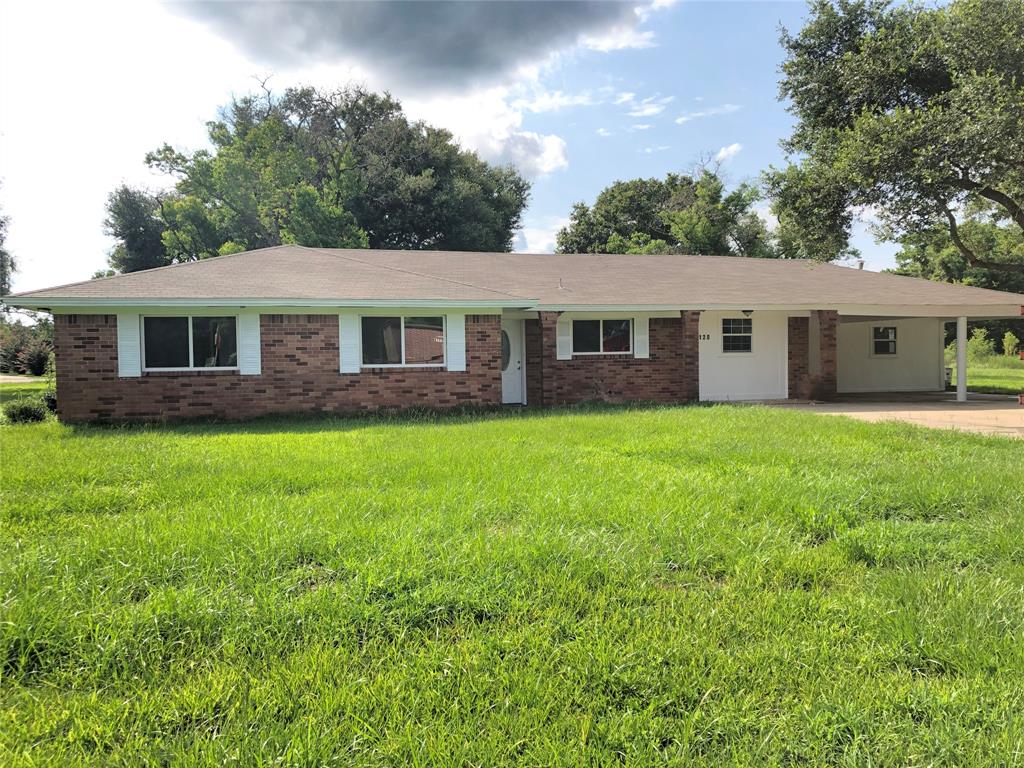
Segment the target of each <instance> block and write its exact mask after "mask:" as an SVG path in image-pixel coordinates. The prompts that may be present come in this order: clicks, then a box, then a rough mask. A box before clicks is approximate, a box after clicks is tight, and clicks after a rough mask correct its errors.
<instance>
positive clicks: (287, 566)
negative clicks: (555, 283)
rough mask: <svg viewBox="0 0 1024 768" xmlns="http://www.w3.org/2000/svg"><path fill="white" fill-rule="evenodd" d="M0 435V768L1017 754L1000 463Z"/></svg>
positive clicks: (86, 432) (990, 449) (1020, 654)
mask: <svg viewBox="0 0 1024 768" xmlns="http://www.w3.org/2000/svg"><path fill="white" fill-rule="evenodd" d="M0 429H2V431H3V434H2V435H0V440H2V442H3V448H4V455H5V457H15V458H11V459H9V460H8V461H6V462H5V464H4V471H3V472H2V473H0V491H2V493H3V499H4V503H3V505H0V539H2V542H0V543H2V547H0V551H2V552H3V553H4V554H3V561H2V562H3V565H2V566H0V594H3V595H4V596H5V597H4V603H3V610H4V620H3V621H2V622H0V663H2V664H3V676H2V677H0V695H2V697H3V701H4V727H3V728H0V753H3V754H5V755H14V756H15V758H14V759H13V762H14V763H18V762H22V763H29V764H35V765H61V766H75V765H95V764H114V765H150V764H163V765H168V764H173V765H224V764H237V765H278V764H279V765H358V766H376V765H381V766H383V765H438V766H446V765H486V766H518V765H543V766H580V765H593V766H603V765H620V764H621V765H637V766H640V765H715V766H717V765H736V764H739V765H830V766H831V765H879V766H896V765H942V764H948V763H955V764H959V765H971V766H985V765H991V766H998V765H1012V764H1014V762H1015V761H1017V757H1018V756H1019V755H1020V749H1021V747H1022V744H1021V734H1020V733H1019V731H1017V730H1015V729H1014V728H1012V727H1007V724H1008V723H1012V722H1014V720H1015V718H1017V717H1018V716H1019V713H1020V711H1021V702H1022V694H1021V690H1020V685H1019V681H1020V679H1021V677H1022V675H1024V644H1022V643H1021V642H1020V637H1021V633H1022V632H1024V588H1022V587H1024V583H1022V582H1024V574H1022V571H1021V567H1020V542H1021V540H1022V536H1024V518H1022V516H1021V514H1020V510H1021V509H1022V507H1024V496H1022V494H1024V488H1022V487H1021V484H1020V483H1015V482H1008V478H1013V477H1017V476H1018V475H1019V471H1020V457H1021V446H1020V443H1019V441H1012V440H1009V439H1005V438H1003V439H1000V438H986V437H982V436H976V435H967V434H956V433H952V432H940V431H934V430H924V429H919V428H913V427H910V426H906V425H895V424H888V425H876V424H865V423H856V422H853V421H849V420H846V419H841V418H832V417H820V416H814V415H809V414H802V413H796V412H792V411H784V410H778V409H768V408H761V407H742V408H736V407H725V406H718V407H709V408H661V409H566V410H561V411H553V412H546V413H543V414H536V413H529V412H525V413H521V412H514V413H511V414H509V413H503V414H500V415H498V414H496V415H493V416H490V417H473V418H470V417H464V416H462V417H437V416H434V417H432V418H420V419H393V420H384V419H373V418H361V419H348V420H343V419H335V420H331V419H326V420H325V419H315V420H314V419H307V420H272V421H265V422H258V423H253V424H246V425H190V426H180V427H173V428H167V427H164V428H160V427H146V428H123V429H100V428H83V427H77V428H67V427H63V426H61V425H60V424H58V423H55V422H53V421H48V422H47V423H45V424H42V425H38V426H36V427H33V428H31V429H16V428H12V427H2V428H0ZM8 762H12V761H8Z"/></svg>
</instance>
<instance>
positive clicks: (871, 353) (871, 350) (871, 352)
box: [868, 325, 900, 360]
mask: <svg viewBox="0 0 1024 768" xmlns="http://www.w3.org/2000/svg"><path fill="white" fill-rule="evenodd" d="M876 328H892V329H893V330H894V331H896V338H894V339H891V341H892V342H893V343H894V344H895V345H896V351H895V352H893V353H892V354H891V355H889V354H886V353H884V352H883V353H881V354H879V353H878V352H875V329H876ZM878 341H890V339H878ZM899 356H900V327H899V326H898V325H872V326H871V331H870V333H868V357H871V358H874V359H876V360H895V359H897V358H898V357H899Z"/></svg>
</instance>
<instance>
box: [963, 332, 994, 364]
mask: <svg viewBox="0 0 1024 768" xmlns="http://www.w3.org/2000/svg"><path fill="white" fill-rule="evenodd" d="M995 355H996V347H995V344H994V343H993V342H992V339H990V338H989V337H988V331H986V330H985V329H984V328H975V329H974V332H973V333H971V338H969V339H968V340H967V359H968V360H971V361H974V362H980V361H982V360H987V359H988V358H990V357H995Z"/></svg>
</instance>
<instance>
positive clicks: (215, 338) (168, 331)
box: [142, 316, 238, 371]
mask: <svg viewBox="0 0 1024 768" xmlns="http://www.w3.org/2000/svg"><path fill="white" fill-rule="evenodd" d="M142 349H143V361H144V362H143V365H144V367H145V369H146V370H154V371H158V370H183V371H184V370H192V369H200V368H224V369H233V368H237V367H238V336H237V319H236V318H235V317H230V316H227V317H205V316H204V317H199V316H196V317H193V316H187V317H144V318H142Z"/></svg>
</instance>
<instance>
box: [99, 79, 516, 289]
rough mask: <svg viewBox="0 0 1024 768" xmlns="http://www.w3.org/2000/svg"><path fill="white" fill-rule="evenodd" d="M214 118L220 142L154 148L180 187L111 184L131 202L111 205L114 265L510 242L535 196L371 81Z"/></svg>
mask: <svg viewBox="0 0 1024 768" xmlns="http://www.w3.org/2000/svg"><path fill="white" fill-rule="evenodd" d="M207 127H208V133H209V137H210V143H211V145H212V147H211V149H206V150H199V151H197V152H192V153H185V152H181V151H178V150H176V149H174V148H172V147H171V146H169V145H166V144H165V145H164V146H162V147H160V148H159V149H157V150H156V151H154V152H151V153H149V154H148V155H147V156H146V162H147V163H148V164H149V166H150V167H152V168H155V169H157V170H160V171H163V172H164V173H167V174H169V175H171V176H173V177H174V178H175V179H176V183H175V186H174V189H173V191H171V192H169V193H167V194H165V195H160V196H158V197H151V196H148V195H146V194H145V193H141V192H139V191H138V190H127V188H121V189H119V190H115V192H114V193H113V194H112V196H111V200H112V204H113V202H114V201H115V200H116V202H118V203H119V204H121V203H123V202H131V203H132V205H131V206H122V207H124V208H125V209H126V210H124V211H120V210H119V211H118V215H116V216H115V215H114V210H113V207H112V204H111V206H109V207H108V230H109V231H110V232H111V233H112V234H115V236H117V237H118V238H119V240H120V242H119V244H118V246H117V247H116V248H115V249H114V251H113V252H112V254H111V259H110V265H111V267H112V268H114V269H117V270H123V271H130V270H132V269H140V268H143V266H141V265H142V264H143V263H144V261H145V260H144V259H143V258H141V256H140V255H139V254H141V253H145V254H147V259H150V258H151V259H153V260H159V259H163V260H164V262H165V263H173V262H179V261H190V260H195V259H202V258H207V257H209V256H215V255H219V254H225V253H233V252H236V251H241V250H248V249H252V248H262V247H267V246H272V245H278V244H281V243H298V244H300V245H307V246H311V247H334V248H345V247H367V246H369V247H372V248H403V249H428V248H429V249H438V250H471V251H508V250H511V248H512V238H513V235H514V233H515V231H516V230H517V229H518V228H519V226H520V224H521V219H522V213H523V209H524V208H525V206H526V202H527V199H528V197H529V185H528V183H527V182H526V181H525V180H524V179H523V178H522V177H521V176H520V175H519V173H518V172H517V171H516V170H515V169H513V168H511V167H496V166H491V165H489V164H487V163H485V162H483V161H482V160H480V158H478V157H477V156H476V155H475V154H474V153H472V152H467V151H465V150H463V149H461V148H460V147H459V146H458V145H457V144H456V143H455V142H454V140H453V138H452V135H451V134H450V133H449V132H447V131H444V130H440V129H437V128H433V127H431V126H428V125H426V124H425V123H421V122H410V121H409V120H408V119H407V118H406V117H405V116H404V114H403V113H402V108H401V105H400V104H399V102H397V101H396V100H394V99H393V98H392V97H391V96H390V95H388V94H375V93H371V92H369V91H366V90H363V89H361V88H345V89H341V90H336V91H330V92H322V91H318V90H316V89H313V88H291V89H288V90H287V91H285V92H284V94H283V96H281V97H277V96H275V95H274V94H272V93H271V92H270V91H269V90H267V89H266V88H264V92H263V93H262V94H260V95H254V96H247V97H244V98H240V99H235V100H234V101H232V102H231V103H230V104H229V105H227V106H226V107H225V108H223V109H222V110H221V115H220V119H218V120H216V121H213V122H211V123H209V124H208V126H207ZM122 198H125V200H122ZM142 225H144V226H142ZM158 229H159V232H160V245H161V246H162V248H163V251H162V256H161V255H160V254H161V252H160V248H159V247H157V246H156V245H155V240H154V237H153V235H154V234H155V232H156V231H157V230H158ZM127 234H135V235H137V239H139V240H144V243H145V248H143V247H142V245H141V244H139V243H136V244H135V245H131V244H130V243H129V239H128V237H127ZM143 234H144V235H145V237H144V238H143ZM147 263H148V262H147Z"/></svg>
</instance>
